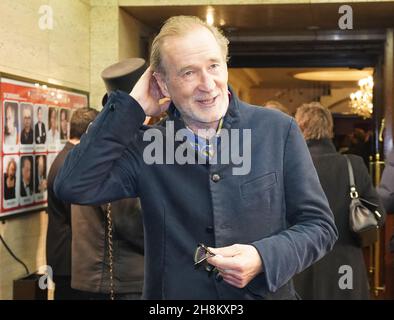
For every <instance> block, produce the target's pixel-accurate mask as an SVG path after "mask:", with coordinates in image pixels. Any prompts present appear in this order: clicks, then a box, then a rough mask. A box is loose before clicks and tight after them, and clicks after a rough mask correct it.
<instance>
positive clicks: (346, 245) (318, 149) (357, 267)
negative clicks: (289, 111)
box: [294, 102, 384, 299]
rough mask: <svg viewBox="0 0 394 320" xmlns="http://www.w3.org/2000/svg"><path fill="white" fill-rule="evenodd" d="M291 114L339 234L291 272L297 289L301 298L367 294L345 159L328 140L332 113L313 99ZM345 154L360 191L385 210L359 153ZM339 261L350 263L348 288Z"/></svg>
mask: <svg viewBox="0 0 394 320" xmlns="http://www.w3.org/2000/svg"><path fill="white" fill-rule="evenodd" d="M295 119H296V121H297V123H298V125H299V127H300V129H301V131H302V133H303V135H304V137H305V139H306V141H307V144H308V148H309V151H310V152H311V155H312V159H313V163H314V165H315V167H316V170H317V174H318V175H319V179H320V183H321V185H322V187H323V190H324V192H325V194H326V196H327V198H328V202H329V204H330V207H331V210H332V212H333V213H334V217H335V223H336V226H337V228H338V232H339V239H338V241H337V242H336V244H335V245H334V249H333V250H332V251H331V252H330V253H328V254H327V255H326V256H325V257H323V258H322V259H321V260H320V261H318V262H316V263H315V264H313V265H312V266H310V267H309V268H308V269H306V270H305V271H304V272H302V273H301V274H298V275H297V276H295V278H294V283H295V288H296V291H297V292H298V294H299V295H300V296H301V298H303V299H368V298H369V284H368V275H367V269H366V266H365V262H364V256H363V250H362V248H360V247H359V246H358V245H357V241H356V239H355V238H354V237H353V235H352V233H351V231H350V227H349V205H350V200H351V199H350V195H349V189H350V186H349V185H350V183H349V175H348V167H347V162H346V159H345V157H344V156H343V155H341V154H339V153H338V152H337V151H336V149H335V146H334V144H333V142H332V140H331V139H332V138H333V119H332V115H331V113H330V111H329V110H328V109H326V108H324V107H323V106H322V105H320V104H319V103H318V102H313V103H310V104H305V105H302V106H301V107H299V108H298V109H297V112H296V114H295ZM348 157H349V159H350V161H351V163H352V167H353V171H354V177H355V183H356V187H357V191H358V193H359V196H360V197H361V198H364V199H366V200H368V201H370V202H373V203H376V204H379V209H378V211H379V212H381V213H382V214H383V216H384V208H383V206H382V204H381V202H380V200H379V197H378V195H377V193H376V191H375V188H374V186H373V184H372V180H371V177H370V176H369V173H368V171H367V168H366V166H365V164H364V161H363V159H362V158H361V157H359V156H356V155H348ZM383 220H384V219H383ZM383 220H382V222H383ZM341 266H350V268H351V270H352V272H353V275H352V287H353V288H352V289H350V288H347V289H346V288H345V289H344V288H343V286H342V289H341V286H340V281H341V277H343V276H346V275H345V273H344V272H343V271H341V269H340V268H341ZM342 268H343V267H342ZM345 268H347V267H345ZM347 270H350V269H347ZM342 279H344V278H342Z"/></svg>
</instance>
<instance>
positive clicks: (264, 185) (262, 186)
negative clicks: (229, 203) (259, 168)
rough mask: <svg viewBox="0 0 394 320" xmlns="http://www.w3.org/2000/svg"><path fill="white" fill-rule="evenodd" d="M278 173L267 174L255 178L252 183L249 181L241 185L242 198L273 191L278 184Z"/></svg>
mask: <svg viewBox="0 0 394 320" xmlns="http://www.w3.org/2000/svg"><path fill="white" fill-rule="evenodd" d="M276 181H277V179H276V173H275V172H271V173H267V174H265V175H263V176H261V177H258V178H255V179H253V180H251V181H247V182H245V183H244V184H242V185H241V196H242V198H244V199H245V198H248V197H253V196H254V195H259V194H261V193H262V192H264V191H266V190H269V189H271V188H272V187H273V186H274V185H275V184H276Z"/></svg>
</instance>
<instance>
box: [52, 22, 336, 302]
mask: <svg viewBox="0 0 394 320" xmlns="http://www.w3.org/2000/svg"><path fill="white" fill-rule="evenodd" d="M227 53H228V40H227V39H226V38H225V37H224V36H223V35H222V34H221V33H220V31H219V30H218V29H217V28H215V27H213V26H210V25H208V24H206V23H205V22H203V21H201V20H200V19H199V18H197V17H188V16H178V17H172V18H170V19H169V20H168V21H167V22H166V23H165V24H164V26H163V27H162V28H161V30H160V33H159V34H158V35H157V36H156V38H155V39H154V41H153V43H152V50H151V66H150V67H149V68H148V69H147V71H146V72H145V73H144V74H143V75H142V77H141V78H140V80H139V81H138V82H137V84H136V85H135V86H134V88H133V90H132V91H131V93H130V95H127V94H124V93H122V92H119V91H118V92H114V93H112V94H111V95H110V97H109V99H108V102H107V104H106V105H105V107H104V109H103V111H102V112H101V114H100V115H99V116H98V117H97V119H96V120H95V121H94V123H93V124H92V126H90V128H89V130H88V133H87V134H86V135H85V136H84V137H83V138H82V140H81V143H80V145H79V146H77V147H75V148H74V150H73V151H71V152H70V154H69V156H68V158H67V160H66V161H65V164H64V166H63V168H62V169H61V170H60V172H59V175H58V177H57V179H56V183H55V191H56V193H57V195H58V196H59V197H60V198H62V199H65V200H67V201H71V202H76V203H80V204H99V203H105V202H107V201H112V200H115V199H121V198H124V197H130V196H131V197H135V196H139V197H140V199H141V204H142V209H143V211H144V225H145V237H146V241H145V243H146V274H145V284H144V298H146V299H294V298H295V297H296V294H295V292H294V289H293V285H292V282H291V278H292V277H293V275H294V274H296V273H297V272H300V271H302V270H303V269H305V268H306V267H308V266H309V265H311V264H312V263H313V262H315V261H316V260H318V259H320V258H321V257H322V256H324V255H325V254H326V253H327V252H328V251H329V250H330V249H331V248H332V246H333V244H334V242H335V240H336V238H337V230H336V228H335V224H334V221H333V217H332V213H331V211H330V208H329V206H328V203H327V199H326V197H325V196H324V193H323V191H322V189H321V186H320V184H319V180H318V177H317V175H316V172H315V170H314V169H313V164H312V161H311V158H310V155H309V152H308V150H307V147H306V145H305V142H304V139H303V137H302V134H301V133H300V131H299V129H298V127H297V126H296V124H295V123H294V121H293V119H292V118H290V117H288V116H286V115H285V114H282V113H279V112H275V111H272V110H269V109H265V108H256V107H253V106H250V105H248V104H247V103H244V102H242V101H240V100H239V99H238V98H237V96H236V95H235V93H234V92H233V91H232V89H231V88H230V87H229V86H228V83H227V82H228V72H227V64H226V62H227ZM164 110H167V113H168V118H167V119H166V120H164V121H162V123H161V124H159V125H157V126H155V127H153V128H152V127H147V126H142V123H143V121H144V119H145V117H146V116H155V115H157V114H160V113H161V112H162V111H164ZM172 129H175V130H176V133H177V134H178V133H179V135H174V134H173V132H171V130H172ZM179 136H181V137H180V138H181V139H178V138H179ZM152 138H155V139H156V140H157V141H156V142H157V144H160V145H162V147H163V149H164V152H163V153H161V154H162V155H163V157H162V158H163V160H165V161H166V162H165V163H164V162H160V161H159V162H151V161H150V159H149V158H148V157H146V154H147V149H149V148H150V147H151V145H150V143H149V142H150V141H151V140H152ZM212 145H213V146H218V145H219V146H220V148H217V150H215V149H213V150H214V153H211V152H210V151H211V150H212V149H211V148H210V147H211V146H212ZM190 150H192V152H193V157H191V158H190V157H189V158H188V159H187V161H186V162H181V161H178V160H179V158H180V157H181V155H182V154H183V153H184V152H186V153H188V152H190ZM207 150H208V152H206V151H207ZM239 150H244V151H245V150H246V153H245V154H244V159H245V161H246V160H247V161H248V162H249V163H250V164H251V166H250V167H249V170H246V171H243V172H239V171H237V170H236V169H239V166H240V161H239V157H238V158H237V157H235V156H234V155H235V153H237V152H238V151H239ZM249 151H250V152H249ZM229 153H230V155H231V161H227V160H229V157H226V156H223V155H228V154H229ZM164 154H165V157H164ZM144 155H145V156H144ZM174 158H175V159H176V160H177V161H175V163H173V162H171V161H167V160H172V159H174ZM196 159H199V160H203V161H199V162H198V163H196V162H195V160H196ZM212 159H215V160H216V159H220V160H219V161H212ZM212 274H215V276H210V275H212Z"/></svg>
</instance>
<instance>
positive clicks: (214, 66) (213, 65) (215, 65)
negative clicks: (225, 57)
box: [211, 63, 220, 69]
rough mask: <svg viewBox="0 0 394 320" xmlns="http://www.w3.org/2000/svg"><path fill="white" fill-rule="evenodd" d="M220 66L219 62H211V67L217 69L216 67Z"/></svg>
mask: <svg viewBox="0 0 394 320" xmlns="http://www.w3.org/2000/svg"><path fill="white" fill-rule="evenodd" d="M219 67H220V64H219V63H214V64H211V69H216V68H219Z"/></svg>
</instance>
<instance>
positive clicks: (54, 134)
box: [47, 107, 60, 151]
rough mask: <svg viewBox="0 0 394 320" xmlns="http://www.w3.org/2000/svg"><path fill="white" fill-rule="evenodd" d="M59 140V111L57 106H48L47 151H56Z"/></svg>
mask: <svg viewBox="0 0 394 320" xmlns="http://www.w3.org/2000/svg"><path fill="white" fill-rule="evenodd" d="M59 142H60V132H59V111H58V109H57V107H49V108H48V133H47V144H48V150H49V151H56V150H57V145H58V144H59Z"/></svg>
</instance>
